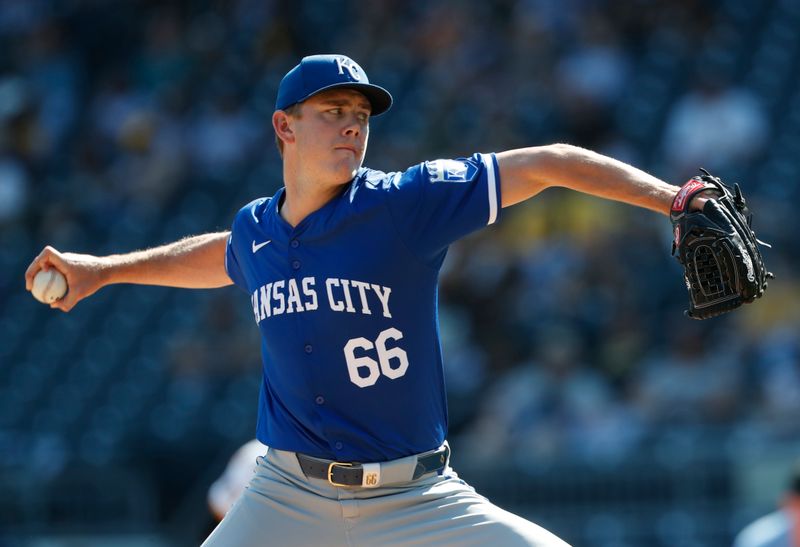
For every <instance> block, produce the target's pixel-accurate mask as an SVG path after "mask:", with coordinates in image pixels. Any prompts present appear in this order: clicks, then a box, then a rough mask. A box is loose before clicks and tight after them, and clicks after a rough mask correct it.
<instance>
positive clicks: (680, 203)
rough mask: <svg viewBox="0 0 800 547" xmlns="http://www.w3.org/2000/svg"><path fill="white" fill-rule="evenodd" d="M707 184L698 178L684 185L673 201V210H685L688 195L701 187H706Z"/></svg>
mask: <svg viewBox="0 0 800 547" xmlns="http://www.w3.org/2000/svg"><path fill="white" fill-rule="evenodd" d="M705 187H706V184H705V183H704V182H703V181H701V180H697V179H692V180H690V181H689V182H687V183H686V184H684V185H683V188H681V189H680V191H679V192H678V195H676V196H675V200H674V201H673V202H672V210H673V211H683V208H684V207H685V206H686V197H687V196H688V195H689V194H691V193H693V192H694V191H695V190H698V189H700V188H705Z"/></svg>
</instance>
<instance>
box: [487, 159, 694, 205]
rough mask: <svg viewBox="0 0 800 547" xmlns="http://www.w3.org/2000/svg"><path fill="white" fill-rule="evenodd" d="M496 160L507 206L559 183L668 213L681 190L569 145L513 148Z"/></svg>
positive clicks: (622, 164) (631, 168)
mask: <svg viewBox="0 0 800 547" xmlns="http://www.w3.org/2000/svg"><path fill="white" fill-rule="evenodd" d="M497 158H498V163H499V165H500V174H501V181H503V182H502V184H503V187H502V194H503V206H504V207H506V206H508V205H513V204H514V203H518V202H520V201H523V200H525V199H527V198H529V197H531V196H533V195H535V194H537V193H539V192H540V191H542V190H544V189H545V188H548V187H551V186H561V187H564V188H570V189H572V190H577V191H579V192H584V193H586V194H591V195H594V196H598V197H602V198H606V199H611V200H615V201H621V202H624V203H628V204H631V205H636V206H638V207H644V208H647V209H651V210H653V211H656V212H659V213H662V214H664V215H667V214H669V208H670V205H671V203H672V200H673V198H674V197H675V194H676V193H677V192H678V190H679V188H678V187H677V186H673V185H671V184H668V183H666V182H664V181H662V180H660V179H658V178H656V177H654V176H652V175H649V174H647V173H645V172H644V171H642V170H640V169H637V168H635V167H633V166H631V165H628V164H626V163H623V162H621V161H618V160H615V159H613V158H609V157H607V156H603V155H602V154H598V153H596V152H592V151H590V150H586V149H584V148H579V147H576V146H571V145H566V144H555V145H550V146H542V147H533V148H522V149H518V150H510V151H508V152H502V153H500V154H498V155H497ZM506 180H508V184H507V183H506Z"/></svg>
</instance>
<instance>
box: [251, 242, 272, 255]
mask: <svg viewBox="0 0 800 547" xmlns="http://www.w3.org/2000/svg"><path fill="white" fill-rule="evenodd" d="M270 243H272V240H271V239H268V240H266V241H265V242H264V243H259V244H258V245H256V240H255V239H254V240H253V254H255V253H256V251H258V250H259V249H260V248H261V247H263V246H264V245H269V244H270Z"/></svg>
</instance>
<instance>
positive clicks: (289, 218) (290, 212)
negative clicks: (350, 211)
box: [280, 180, 343, 227]
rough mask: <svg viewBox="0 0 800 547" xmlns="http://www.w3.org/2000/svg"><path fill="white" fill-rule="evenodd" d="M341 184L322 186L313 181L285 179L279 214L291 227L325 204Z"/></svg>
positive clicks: (339, 191)
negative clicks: (302, 181)
mask: <svg viewBox="0 0 800 547" xmlns="http://www.w3.org/2000/svg"><path fill="white" fill-rule="evenodd" d="M342 188H343V186H331V187H324V186H320V185H318V184H317V185H315V184H314V183H307V184H303V183H301V182H299V181H297V180H295V181H292V182H289V181H286V191H285V193H284V199H283V203H282V204H281V206H280V215H281V217H283V219H284V220H285V221H286V222H288V223H289V224H290V225H291V226H292V227H294V226H297V225H298V224H300V223H301V222H302V221H303V219H304V218H306V217H307V216H308V215H310V214H311V213H313V212H314V211H317V210H319V209H321V208H322V207H324V206H325V204H326V203H328V202H329V201H331V200H332V199H333V198H335V197H336V196H338V195H339V194H340V193H341V191H342Z"/></svg>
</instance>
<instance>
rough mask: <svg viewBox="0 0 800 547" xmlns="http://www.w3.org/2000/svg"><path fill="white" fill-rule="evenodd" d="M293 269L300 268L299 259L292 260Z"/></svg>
mask: <svg viewBox="0 0 800 547" xmlns="http://www.w3.org/2000/svg"><path fill="white" fill-rule="evenodd" d="M292 269H293V270H299V269H300V261H299V260H292Z"/></svg>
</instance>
